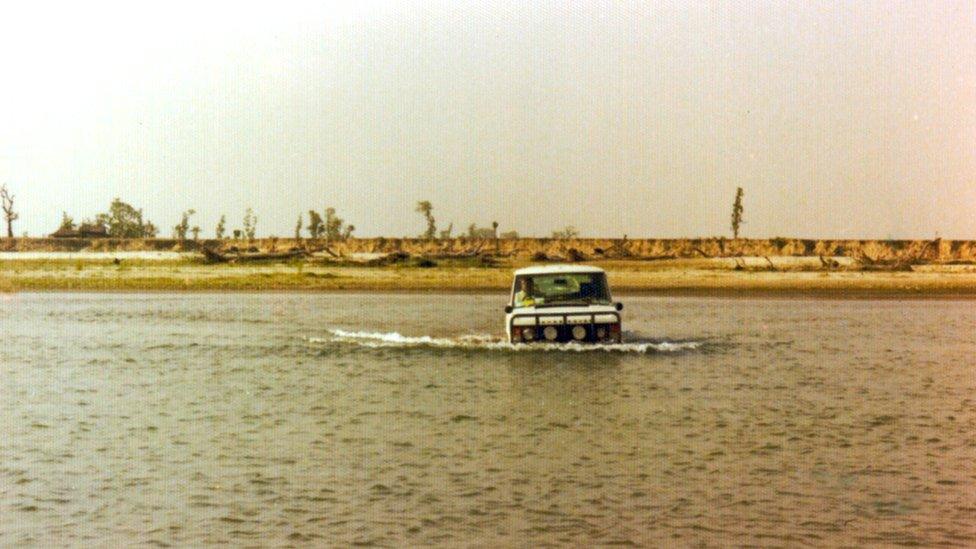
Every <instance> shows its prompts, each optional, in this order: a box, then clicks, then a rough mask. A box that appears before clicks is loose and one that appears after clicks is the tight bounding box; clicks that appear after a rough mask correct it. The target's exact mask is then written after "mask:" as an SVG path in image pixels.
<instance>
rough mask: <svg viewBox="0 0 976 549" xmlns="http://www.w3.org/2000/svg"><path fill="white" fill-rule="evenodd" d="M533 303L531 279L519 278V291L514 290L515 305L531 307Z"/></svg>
mask: <svg viewBox="0 0 976 549" xmlns="http://www.w3.org/2000/svg"><path fill="white" fill-rule="evenodd" d="M533 305H535V298H534V297H533V294H532V279H531V278H523V279H521V280H519V291H517V292H515V306H516V307H532V306H533Z"/></svg>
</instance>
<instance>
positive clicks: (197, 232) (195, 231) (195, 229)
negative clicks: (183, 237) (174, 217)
mask: <svg viewBox="0 0 976 549" xmlns="http://www.w3.org/2000/svg"><path fill="white" fill-rule="evenodd" d="M190 232H191V233H193V240H200V227H199V226H198V225H194V226H193V228H192V229H190Z"/></svg>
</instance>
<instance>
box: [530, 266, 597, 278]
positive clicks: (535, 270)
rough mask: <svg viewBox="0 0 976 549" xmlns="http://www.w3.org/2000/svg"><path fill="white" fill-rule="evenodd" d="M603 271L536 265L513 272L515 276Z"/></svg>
mask: <svg viewBox="0 0 976 549" xmlns="http://www.w3.org/2000/svg"><path fill="white" fill-rule="evenodd" d="M602 272H604V271H603V269H601V268H599V267H592V266H590V265H537V266H534V267H525V268H524V269H519V270H517V271H515V276H520V275H541V274H560V273H602Z"/></svg>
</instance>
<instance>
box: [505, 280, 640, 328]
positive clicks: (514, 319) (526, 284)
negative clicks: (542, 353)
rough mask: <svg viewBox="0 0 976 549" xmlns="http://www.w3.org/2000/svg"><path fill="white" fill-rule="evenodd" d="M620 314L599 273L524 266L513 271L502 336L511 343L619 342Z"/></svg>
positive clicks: (619, 304)
mask: <svg viewBox="0 0 976 549" xmlns="http://www.w3.org/2000/svg"><path fill="white" fill-rule="evenodd" d="M622 309H623V304H622V303H616V304H614V303H613V301H612V299H611V297H610V287H609V286H608V285H607V275H606V273H605V272H604V271H603V269H600V268H598V267H589V266H582V265H551V266H545V267H528V268H525V269H519V270H517V271H515V280H514V282H513V284H512V294H511V298H510V300H509V304H508V306H506V307H505V313H506V315H505V332H506V334H507V335H508V341H509V342H511V343H566V342H580V343H620V342H621V337H622V336H621V319H620V311H621V310H622Z"/></svg>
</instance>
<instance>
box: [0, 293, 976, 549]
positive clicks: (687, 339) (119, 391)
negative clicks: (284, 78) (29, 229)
mask: <svg viewBox="0 0 976 549" xmlns="http://www.w3.org/2000/svg"><path fill="white" fill-rule="evenodd" d="M624 301H625V303H626V306H627V308H626V309H625V311H624V313H625V316H624V318H625V322H626V324H625V329H626V330H628V331H629V341H630V342H629V343H628V344H626V345H624V346H622V347H619V348H614V349H609V350H608V349H598V350H588V349H586V348H579V347H575V346H572V345H570V346H566V347H563V348H558V349H549V350H545V351H532V350H528V351H526V350H524V349H513V348H512V347H510V346H509V345H507V344H505V343H503V342H501V340H500V338H499V336H500V335H501V334H502V333H503V329H502V316H503V312H502V307H503V305H504V303H503V302H504V297H499V296H445V295H437V296H425V295H408V296H405V295H370V296H362V295H284V294H250V295H235V294H220V295H201V294H192V295H167V294H143V295H140V294H125V295H106V294H100V295H85V294H40V295H38V294H33V295H32V294H18V295H13V296H0V546H8V545H20V544H28V545H38V546H50V545H116V544H119V543H122V544H158V545H174V546H186V545H204V544H209V543H219V542H230V543H232V544H235V545H296V546H307V545H337V546H346V545H350V544H361V545H376V546H387V545H393V546H404V545H451V546H455V545H476V546H497V545H503V546H511V545H519V546H537V545H544V544H554V545H555V544H571V545H590V544H634V545H657V544H661V543H671V544H677V545H697V544H707V545H734V544H745V545H788V546H794V545H800V544H812V545H838V544H849V545H866V544H884V545H896V544H904V545H925V546H930V545H958V546H973V545H976V465H974V464H976V342H974V337H976V304H974V303H973V302H951V301H875V302H872V301H851V302H844V301H814V300H746V299H741V300H722V299H692V298H681V299H665V298H631V299H625V300H624Z"/></svg>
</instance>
